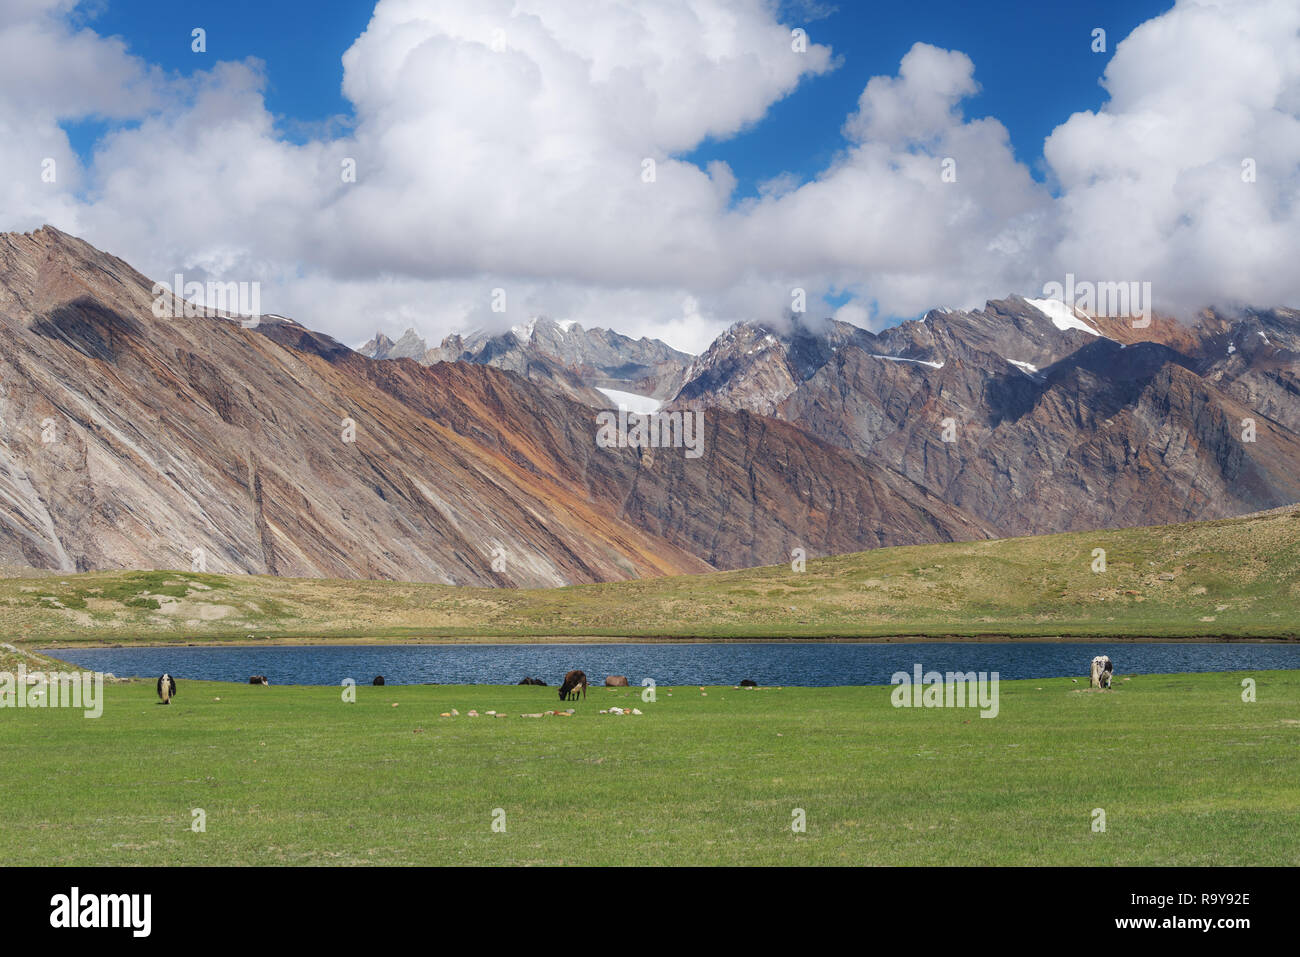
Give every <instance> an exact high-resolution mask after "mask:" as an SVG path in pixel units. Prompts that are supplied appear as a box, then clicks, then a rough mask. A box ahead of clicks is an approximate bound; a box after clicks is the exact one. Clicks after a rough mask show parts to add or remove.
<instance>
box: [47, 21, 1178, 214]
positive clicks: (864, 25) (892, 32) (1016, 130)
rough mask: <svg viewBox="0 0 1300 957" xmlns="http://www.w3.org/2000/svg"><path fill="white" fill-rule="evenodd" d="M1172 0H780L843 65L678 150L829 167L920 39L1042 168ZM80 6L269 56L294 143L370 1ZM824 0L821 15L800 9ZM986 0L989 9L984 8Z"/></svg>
mask: <svg viewBox="0 0 1300 957" xmlns="http://www.w3.org/2000/svg"><path fill="white" fill-rule="evenodd" d="M1172 5H1173V4H1172V2H1171V0H1089V2H1072V0H1071V2H1063V0H1032V2H1025V3H1009V2H1007V3H1004V2H993V3H978V2H972V0H910V2H904V3H898V2H891V3H878V2H852V0H847V2H841V3H839V4H832V3H818V2H815V0H814V2H804V3H799V2H793V3H786V4H785V5H784V6H783V8H782V19H783V20H784V21H785V22H787V23H789V24H790V25H791V26H801V25H802V26H804V27H805V29H807V30H808V33H809V38H810V40H811V41H812V42H814V43H824V44H828V45H830V46H831V47H832V49H833V50H834V51H835V54H836V56H837V58H838V61H839V66H838V67H837V69H835V70H833V71H832V72H830V73H828V74H825V75H823V76H819V77H812V78H809V79H805V80H804V81H803V83H802V84H801V85H800V87H799V88H798V90H796V92H795V93H794V94H792V95H791V96H789V97H787V98H786V99H785V100H782V101H780V102H778V103H776V104H775V105H774V106H773V107H772V108H771V109H770V110H769V112H768V115H767V116H766V117H765V118H764V119H763V120H762V121H760V122H759V123H758V124H756V125H755V126H753V127H752V128H750V129H748V130H745V131H744V132H742V133H740V134H738V135H737V136H734V137H732V138H730V139H728V140H726V141H723V142H714V141H706V142H705V143H703V144H701V145H700V147H699V148H698V149H696V150H694V151H692V152H691V153H688V154H686V156H685V157H684V158H686V159H689V160H691V161H693V162H697V163H699V164H701V165H703V164H705V163H707V162H709V161H711V160H718V159H720V160H724V161H725V162H727V163H728V164H729V165H730V166H731V168H732V170H733V171H734V172H735V174H736V177H737V180H738V186H737V191H736V199H737V200H740V199H743V198H745V197H747V196H753V195H755V193H756V187H757V184H758V183H760V182H762V181H764V180H766V179H769V178H771V177H773V176H776V175H778V174H780V173H783V172H793V173H795V174H796V175H797V176H799V177H800V178H803V179H806V178H809V177H811V176H814V175H815V174H816V173H817V172H818V171H819V170H822V169H825V168H826V166H827V165H828V164H829V163H830V161H831V159H832V157H833V156H834V155H835V153H836V152H837V151H838V150H840V149H841V148H842V147H843V146H844V140H843V138H842V137H841V136H840V127H841V125H842V124H843V121H844V117H845V116H847V115H848V114H849V113H851V112H852V111H853V110H854V109H855V108H856V106H857V100H858V96H859V95H860V94H861V92H862V89H863V87H864V86H866V84H867V81H868V80H870V79H871V77H873V76H889V75H892V74H893V73H895V72H896V71H897V69H898V63H899V60H900V59H901V58H902V56H903V54H905V53H906V52H907V51H908V50H909V49H910V48H911V46H912V44H914V43H916V42H918V41H922V42H926V43H931V44H934V45H935V46H939V47H944V48H947V49H954V50H961V51H963V52H964V53H966V54H968V55H969V56H970V57H971V59H972V60H974V62H975V78H976V80H977V81H978V82H979V83H980V85H981V91H980V93H979V94H978V95H977V96H975V97H973V98H972V99H970V100H968V101H967V102H966V104H965V106H966V109H967V113H968V116H970V117H972V118H977V117H982V116H988V115H992V116H996V117H997V118H998V119H999V120H1000V121H1001V122H1002V123H1003V124H1004V125H1005V126H1006V127H1007V129H1008V131H1009V132H1010V134H1011V140H1012V144H1013V146H1014V148H1015V153H1016V157H1017V158H1018V159H1020V160H1021V161H1022V162H1025V163H1026V164H1027V165H1029V167H1030V169H1031V170H1032V171H1033V173H1034V175H1035V177H1036V178H1038V179H1040V180H1041V179H1043V178H1044V170H1043V164H1042V162H1041V159H1042V145H1043V140H1044V139H1045V138H1046V137H1047V135H1048V134H1049V133H1051V131H1052V130H1053V128H1055V127H1056V126H1057V124H1059V123H1061V122H1063V121H1064V120H1065V119H1066V118H1067V117H1069V116H1070V114H1072V113H1075V112H1077V111H1080V110H1091V109H1096V108H1097V107H1099V106H1100V105H1101V104H1102V103H1103V102H1104V101H1105V99H1106V93H1105V91H1104V90H1103V89H1102V88H1101V86H1100V85H1099V83H1098V79H1099V78H1100V77H1101V74H1102V71H1103V70H1104V69H1105V66H1106V63H1107V62H1108V61H1109V59H1110V57H1111V54H1112V53H1113V50H1114V44H1115V43H1117V42H1118V41H1119V40H1121V39H1122V38H1123V37H1125V36H1126V35H1127V34H1128V33H1129V32H1130V31H1131V30H1132V29H1133V28H1134V27H1135V26H1137V25H1138V24H1140V23H1142V22H1143V21H1145V20H1147V19H1149V18H1151V17H1153V16H1156V15H1157V14H1159V13H1162V12H1164V11H1166V10H1168V9H1169V8H1170V7H1171V6H1172ZM96 6H98V5H90V6H88V7H86V8H85V10H84V11H83V13H82V16H83V18H84V19H85V20H86V22H87V24H88V25H89V26H91V27H92V28H93V29H94V30H95V31H96V32H97V33H100V34H103V35H116V36H120V37H122V38H123V39H124V40H125V41H126V43H127V46H128V48H129V50H130V52H132V53H134V54H136V55H137V56H140V57H142V58H143V59H145V60H147V61H148V62H150V63H153V64H157V65H158V66H160V67H162V68H163V69H165V70H168V71H174V72H177V73H180V74H189V73H192V72H194V71H195V70H197V69H206V68H207V67H209V66H210V65H211V63H212V62H213V61H214V60H218V59H220V60H236V59H243V58H245V57H257V58H258V59H260V60H262V61H264V62H265V64H266V72H267V90H266V102H267V106H268V108H269V109H270V110H271V111H272V112H273V113H274V114H275V115H276V116H277V118H278V121H279V124H280V129H281V132H282V133H283V135H284V136H285V138H286V139H288V140H290V141H292V142H300V141H302V140H303V139H306V138H307V137H309V136H310V135H311V134H312V133H313V132H315V131H316V130H318V129H319V128H320V126H321V124H326V123H329V122H331V121H332V120H335V119H336V118H340V117H341V118H344V122H346V121H347V119H348V118H350V117H351V104H349V103H348V101H347V99H346V98H345V97H344V96H343V94H342V91H341V89H340V84H341V81H342V77H343V68H342V65H341V63H340V58H341V57H342V55H343V53H344V51H345V50H346V49H347V48H348V47H349V46H350V45H351V43H352V41H353V40H354V39H356V37H357V36H359V35H360V33H361V32H362V31H363V30H364V29H365V27H366V24H367V22H368V21H369V19H370V13H371V10H372V8H373V4H370V3H361V2H342V3H322V2H320V0H221V2H213V0H118V2H112V0H110V2H108V3H107V4H106V5H105V6H103V7H102V8H100V9H99V12H98V13H95V12H93V11H94V8H95V7H96ZM819 7H820V8H822V9H823V10H827V11H830V10H833V12H830V13H828V14H826V15H820V16H819V15H817V14H816V13H814V14H813V16H812V17H809V16H808V15H807V14H806V12H805V11H808V10H816V9H817V8H819ZM990 9H993V10H994V11H995V12H990ZM196 26H197V27H203V28H204V29H206V31H207V44H208V52H207V55H206V56H201V55H198V54H195V53H193V52H192V51H191V50H190V31H191V30H192V29H193V28H194V27H196ZM1096 27H1101V28H1103V29H1105V30H1106V33H1107V51H1106V53H1104V54H1098V53H1094V52H1093V51H1092V49H1091V35H1092V30H1093V29H1094V28H1096ZM65 128H66V129H67V130H68V132H69V135H70V138H71V139H72V143H73V146H74V148H75V149H76V150H77V152H78V153H79V154H81V155H82V156H83V158H87V157H88V156H89V153H90V151H91V150H92V149H93V145H94V141H95V139H96V138H97V137H98V136H99V135H100V134H101V133H102V132H103V130H104V129H105V126H104V124H102V123H100V122H97V121H94V120H91V121H86V122H81V123H76V124H65Z"/></svg>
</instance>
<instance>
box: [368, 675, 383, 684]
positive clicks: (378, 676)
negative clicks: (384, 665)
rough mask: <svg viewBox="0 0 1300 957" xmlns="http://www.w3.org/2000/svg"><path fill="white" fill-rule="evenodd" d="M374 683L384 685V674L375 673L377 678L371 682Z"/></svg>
mask: <svg viewBox="0 0 1300 957" xmlns="http://www.w3.org/2000/svg"><path fill="white" fill-rule="evenodd" d="M370 683H371V684H372V685H382V684H383V683H384V676H383V675H375V680H374V681H372V682H370Z"/></svg>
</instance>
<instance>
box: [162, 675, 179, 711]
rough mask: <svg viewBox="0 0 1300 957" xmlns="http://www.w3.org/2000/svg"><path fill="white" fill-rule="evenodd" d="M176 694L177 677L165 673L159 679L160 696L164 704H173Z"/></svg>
mask: <svg viewBox="0 0 1300 957" xmlns="http://www.w3.org/2000/svg"><path fill="white" fill-rule="evenodd" d="M175 696H176V679H175V678H173V677H172V676H171V675H169V674H164V675H163V676H162V677H161V678H159V679H158V697H160V698H162V703H163V704H171V703H172V698H174V697H175Z"/></svg>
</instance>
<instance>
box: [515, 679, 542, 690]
mask: <svg viewBox="0 0 1300 957" xmlns="http://www.w3.org/2000/svg"><path fill="white" fill-rule="evenodd" d="M519 683H520V684H521V685H537V686H539V687H542V688H545V687H546V682H545V681H543V680H542V679H541V678H525V679H524V680H523V681H521V682H519Z"/></svg>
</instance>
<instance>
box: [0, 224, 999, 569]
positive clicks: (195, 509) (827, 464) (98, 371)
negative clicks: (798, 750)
mask: <svg viewBox="0 0 1300 957" xmlns="http://www.w3.org/2000/svg"><path fill="white" fill-rule="evenodd" d="M151 287H152V283H151V282H150V280H148V279H147V278H145V277H144V276H142V275H140V274H139V273H137V272H136V271H135V270H133V269H131V267H130V266H128V265H127V264H125V263H123V262H122V261H121V260H119V259H117V258H115V257H113V256H111V255H108V254H106V253H103V252H100V251H98V250H96V249H94V248H93V247H91V246H89V245H88V244H86V243H85V242H83V241H81V240H79V239H76V238H74V237H71V236H68V235H66V234H64V233H61V232H59V231H58V230H56V229H53V228H50V227H46V228H44V229H41V230H38V231H36V232H34V233H30V234H3V235H0V325H2V326H3V329H2V330H0V423H2V424H0V565H10V566H27V567H35V568H46V569H56V570H61V571H77V570H89V569H119V568H191V567H193V568H199V567H202V568H204V569H206V570H207V571H210V572H223V573H232V572H233V573H241V572H242V573H248V572H269V573H272V574H277V575H287V576H303V577H311V576H328V577H340V578H352V577H362V578H394V579H405V580H413V581H430V582H447V583H454V584H482V585H530V586H546V585H555V584H561V583H581V582H593V581H606V580H616V579H624V578H633V577H643V576H653V575H660V574H670V573H678V572H695V571H701V570H706V569H709V568H711V567H717V568H736V567H741V566H744V565H752V564H759V563H767V562H779V561H788V557H789V552H790V550H791V549H792V548H794V547H803V548H805V549H806V550H807V551H808V553H809V554H810V555H817V554H825V553H829V552H840V551H850V550H854V549H858V548H863V547H872V546H876V545H885V544H901V543H904V542H912V541H950V540H955V539H970V538H979V537H983V536H985V535H987V534H988V529H987V527H986V526H985V525H983V524H982V523H980V522H978V521H976V520H973V519H972V518H971V517H970V516H968V515H966V514H964V513H963V512H962V511H961V509H959V508H957V507H954V506H953V505H951V504H950V503H948V502H945V501H943V500H942V499H941V498H939V497H937V496H935V495H933V494H932V493H929V492H927V491H925V490H924V489H922V488H920V487H918V486H917V485H916V484H915V483H914V482H912V481H910V480H908V479H907V478H906V477H904V476H902V475H899V474H895V473H891V472H888V471H887V470H883V469H880V468H878V467H876V466H874V465H872V464H871V463H869V462H867V461H865V460H863V459H861V458H860V457H858V456H856V455H854V454H852V453H851V452H848V451H846V450H843V449H839V448H836V447H834V446H833V445H831V444H829V443H827V442H823V441H821V440H819V439H816V438H814V437H812V436H810V435H808V434H807V433H806V432H804V431H802V430H800V429H798V428H795V427H793V426H791V425H789V424H787V423H783V422H777V421H772V420H769V419H763V418H759V417H756V416H753V415H750V414H748V413H744V412H741V413H730V412H724V411H718V412H716V413H710V414H708V415H707V416H706V418H705V442H704V445H703V455H702V456H701V457H699V458H687V457H685V456H684V454H683V450H682V449H671V448H667V449H654V450H649V449H646V450H638V449H635V448H621V449H620V448H608V449H606V448H598V447H597V445H596V442H595V433H596V423H595V421H594V418H595V413H594V412H593V410H592V409H591V408H590V407H589V406H586V405H583V404H581V403H579V402H575V401H572V400H570V399H567V398H565V397H563V396H562V395H559V394H557V393H556V392H554V391H551V390H549V389H544V388H542V387H540V386H538V385H537V384H535V383H533V382H530V381H529V380H528V379H526V378H523V377H521V376H520V375H517V374H514V373H512V372H508V371H504V370H502V369H499V368H494V367H492V366H491V365H486V364H476V363H470V362H454V363H441V364H436V365H433V366H425V365H421V364H420V363H418V362H416V361H413V360H410V359H399V360H395V361H376V360H373V359H369V358H366V357H364V356H361V355H358V354H356V353H354V352H352V351H351V350H349V349H347V348H346V347H344V346H342V345H341V344H339V343H337V342H335V341H334V340H332V339H330V338H329V337H328V336H323V335H320V334H318V333H313V332H311V331H310V330H309V329H307V328H305V327H304V326H302V325H300V324H298V323H296V322H294V321H292V320H288V319H284V318H282V317H266V318H264V320H263V321H262V322H261V323H260V324H259V325H258V326H257V327H256V328H244V327H243V325H242V324H241V323H240V322H239V321H236V319H231V318H219V317H201V316H200V317H191V318H165V319H160V318H158V317H156V316H155V315H154V314H153V312H152V309H151V307H152V305H153V295H152V291H151Z"/></svg>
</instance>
